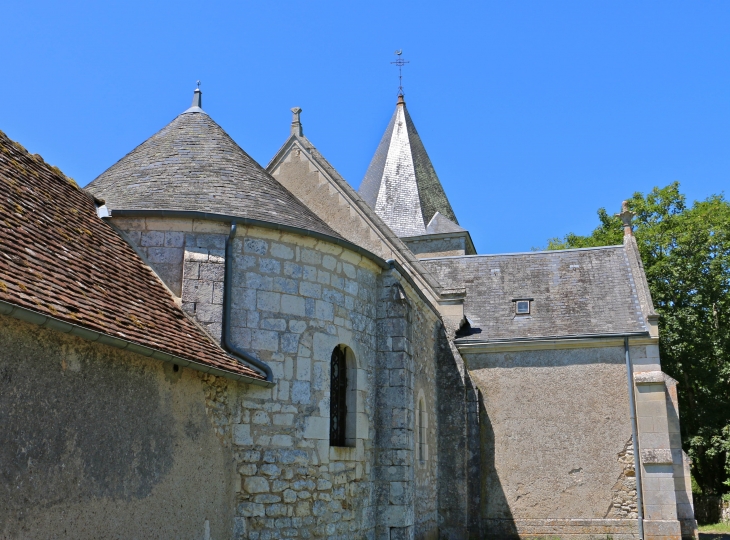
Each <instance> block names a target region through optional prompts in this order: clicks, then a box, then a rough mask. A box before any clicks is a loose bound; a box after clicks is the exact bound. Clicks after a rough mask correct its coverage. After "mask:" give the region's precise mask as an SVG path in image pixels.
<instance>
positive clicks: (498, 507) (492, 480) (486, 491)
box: [478, 391, 520, 539]
mask: <svg viewBox="0 0 730 540" xmlns="http://www.w3.org/2000/svg"><path fill="white" fill-rule="evenodd" d="M478 397H479V416H480V419H481V439H482V508H481V515H482V525H481V528H482V533H483V534H482V538H500V539H508V538H515V539H518V538H519V537H520V536H519V534H518V533H517V527H516V526H515V521H514V517H513V516H512V512H511V510H510V508H509V503H508V502H507V497H506V496H505V494H504V490H503V489H502V483H501V482H500V480H499V476H498V475H497V470H496V467H495V464H494V455H495V438H494V429H493V428H492V421H491V420H490V418H489V415H488V414H487V410H486V408H485V407H484V400H483V399H482V393H481V391H478Z"/></svg>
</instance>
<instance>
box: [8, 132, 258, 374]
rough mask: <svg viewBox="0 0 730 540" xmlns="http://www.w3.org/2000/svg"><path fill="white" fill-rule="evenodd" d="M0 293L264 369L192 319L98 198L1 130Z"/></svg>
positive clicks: (141, 340) (102, 327) (73, 319)
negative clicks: (107, 218)
mask: <svg viewBox="0 0 730 540" xmlns="http://www.w3.org/2000/svg"><path fill="white" fill-rule="evenodd" d="M0 300H3V301H5V302H9V303H11V304H15V305H17V306H20V307H23V308H26V309H29V310H32V311H35V312H38V313H40V314H43V315H46V316H49V317H54V318H56V319H59V320H61V321H64V322H67V323H71V324H75V325H79V326H81V327H85V328H88V329H90V330H94V331H96V332H100V333H103V334H106V335H109V336H112V337H116V338H121V339H124V340H126V341H130V342H132V343H136V344H139V345H143V346H145V347H149V348H152V349H156V350H158V351H161V352H164V353H167V354H171V355H174V356H178V357H182V358H185V359H188V360H191V361H193V362H197V363H200V364H205V365H209V366H212V367H216V368H219V369H222V370H225V371H228V372H231V373H236V374H240V375H246V376H249V377H253V378H259V379H261V378H263V377H262V376H261V375H260V374H258V373H256V372H255V371H254V370H252V369H251V368H249V367H248V366H245V365H243V364H242V363H240V362H238V361H237V360H236V359H234V358H232V357H231V356H229V355H228V354H226V353H225V351H223V350H222V349H221V348H220V347H219V346H218V345H217V344H215V343H214V342H213V341H211V340H210V338H209V337H208V336H207V335H206V334H205V333H204V332H203V331H202V330H200V329H199V328H198V327H197V326H196V325H195V324H194V323H193V322H192V321H190V320H189V319H188V318H187V317H186V316H185V314H184V313H183V312H182V310H181V309H180V308H179V307H178V306H177V305H176V304H175V303H174V301H173V299H172V296H171V295H170V293H169V292H168V291H167V289H165V287H164V286H163V285H162V283H161V282H160V281H159V280H158V279H157V278H156V276H155V275H154V273H153V272H152V270H151V269H150V268H149V267H147V266H146V265H145V263H144V262H143V261H142V260H141V259H140V258H139V256H138V255H137V254H136V253H135V251H134V250H133V249H132V248H131V247H130V246H129V245H128V244H127V243H126V242H125V241H124V240H122V239H121V238H120V237H119V236H118V235H117V234H116V233H115V232H114V230H113V229H112V228H111V227H110V226H109V225H108V224H106V223H104V221H103V220H101V219H99V218H98V217H97V214H96V205H95V204H94V201H93V200H92V199H91V198H90V197H89V195H88V194H86V193H84V192H83V191H81V190H80V189H79V188H78V187H76V185H75V184H74V183H73V181H71V180H69V179H67V178H66V177H65V176H64V175H63V174H62V173H61V172H60V171H59V170H58V169H57V168H55V167H51V166H49V165H48V164H46V163H45V162H43V160H42V159H41V158H40V156H31V155H30V154H28V153H27V152H26V151H25V149H23V148H22V147H21V146H20V145H19V144H17V143H14V142H13V141H11V140H10V139H9V138H8V137H7V136H6V135H5V134H4V133H2V132H1V131H0Z"/></svg>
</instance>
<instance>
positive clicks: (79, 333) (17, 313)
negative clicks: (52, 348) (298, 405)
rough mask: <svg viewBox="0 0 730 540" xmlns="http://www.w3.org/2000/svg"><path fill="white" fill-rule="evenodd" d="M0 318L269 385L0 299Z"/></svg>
mask: <svg viewBox="0 0 730 540" xmlns="http://www.w3.org/2000/svg"><path fill="white" fill-rule="evenodd" d="M0 315H8V316H10V317H13V318H15V319H18V320H21V321H25V322H29V323H31V324H35V325H38V326H44V327H46V328H50V329H51V330H56V331H57V332H62V333H64V334H71V335H73V336H76V337H80V338H81V339H85V340H87V341H93V342H96V343H101V344H103V345H111V346H112V347H116V348H118V349H124V350H127V351H130V352H133V353H136V354H140V355H142V356H146V357H148V358H154V359H156V360H162V361H163V362H169V363H171V364H177V365H180V366H183V367H188V368H190V369H194V370H196V371H200V372H202V373H210V374H212V375H215V376H216V377H225V378H227V379H233V380H235V381H242V382H245V383H248V384H255V385H258V386H266V387H269V386H271V383H268V382H267V381H262V380H261V379H255V378H253V377H249V376H248V375H241V374H239V373H233V372H230V371H226V370H224V369H220V368H216V367H213V366H209V365H207V364H202V363H200V362H195V361H194V360H189V359H187V358H182V357H181V356H176V355H174V354H168V353H165V352H162V351H160V350H158V349H153V348H151V347H146V346H144V345H139V344H138V343H133V342H131V341H127V340H126V339H120V338H117V337H113V336H110V335H109V334H104V333H102V332H97V331H95V330H89V329H88V328H84V327H83V326H79V325H76V324H71V323H67V322H65V321H62V320H60V319H56V318H54V317H49V316H47V315H43V314H42V313H38V312H37V311H33V310H30V309H26V308H23V307H20V306H16V305H15V304H12V303H10V302H5V301H3V300H0Z"/></svg>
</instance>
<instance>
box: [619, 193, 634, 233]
mask: <svg viewBox="0 0 730 540" xmlns="http://www.w3.org/2000/svg"><path fill="white" fill-rule="evenodd" d="M635 215H636V214H635V213H634V212H632V211H631V210H629V201H623V202H622V203H621V213H620V214H616V217H620V218H621V221H622V222H623V224H624V236H634V232H633V230H632V227H631V220H632V219H633V218H634V216H635Z"/></svg>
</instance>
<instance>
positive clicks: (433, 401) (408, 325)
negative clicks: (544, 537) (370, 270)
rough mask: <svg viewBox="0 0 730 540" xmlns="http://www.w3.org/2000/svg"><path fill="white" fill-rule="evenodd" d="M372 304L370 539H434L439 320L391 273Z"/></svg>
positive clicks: (436, 528) (435, 521) (380, 285)
mask: <svg viewBox="0 0 730 540" xmlns="http://www.w3.org/2000/svg"><path fill="white" fill-rule="evenodd" d="M377 309H378V338H377V347H378V353H377V358H376V363H377V367H376V379H375V381H376V389H375V393H376V398H375V399H376V411H377V415H376V456H375V462H376V466H375V513H376V520H375V523H376V529H375V537H376V538H378V539H413V538H436V537H437V535H438V519H437V509H438V500H437V489H436V485H437V473H438V449H439V446H438V440H437V437H438V427H439V426H438V418H437V414H436V412H437V406H438V403H437V395H436V391H435V389H436V387H435V372H436V352H437V349H438V346H439V342H438V338H439V335H440V334H439V328H441V324H440V320H439V319H438V318H437V317H436V315H435V314H434V313H433V312H432V311H431V310H430V308H428V307H427V306H426V305H425V304H424V303H423V302H422V300H421V299H420V298H419V297H418V295H417V294H415V291H413V290H412V289H411V288H410V286H409V285H408V284H407V283H403V282H402V281H401V276H400V275H399V274H398V272H396V271H390V272H385V273H383V274H382V275H381V277H380V280H379V297H378V308H377ZM419 402H420V405H421V407H419ZM422 426H423V433H420V429H421V427H422ZM419 445H420V452H421V453H419Z"/></svg>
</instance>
